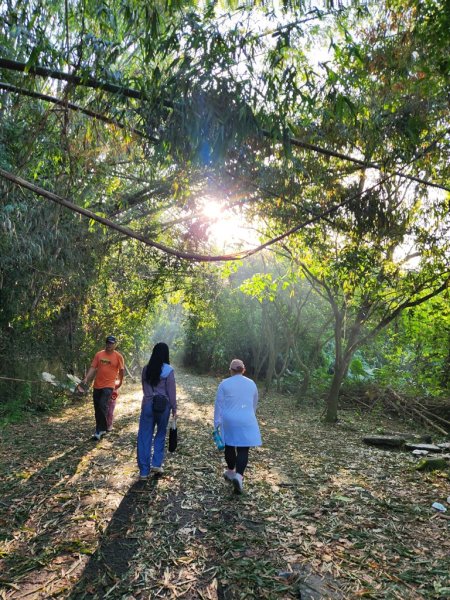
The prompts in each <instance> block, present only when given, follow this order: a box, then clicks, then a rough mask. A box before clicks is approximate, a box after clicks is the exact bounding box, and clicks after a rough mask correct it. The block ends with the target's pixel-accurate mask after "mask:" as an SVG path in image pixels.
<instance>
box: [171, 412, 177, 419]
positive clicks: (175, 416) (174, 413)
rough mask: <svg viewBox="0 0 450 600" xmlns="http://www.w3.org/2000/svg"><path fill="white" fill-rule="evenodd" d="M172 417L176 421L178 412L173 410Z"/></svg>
mask: <svg viewBox="0 0 450 600" xmlns="http://www.w3.org/2000/svg"><path fill="white" fill-rule="evenodd" d="M172 417H173V418H174V419H176V418H177V411H176V410H173V411H172Z"/></svg>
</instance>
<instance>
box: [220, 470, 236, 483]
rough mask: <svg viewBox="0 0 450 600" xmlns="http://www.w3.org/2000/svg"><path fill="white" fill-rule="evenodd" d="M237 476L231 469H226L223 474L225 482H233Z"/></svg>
mask: <svg viewBox="0 0 450 600" xmlns="http://www.w3.org/2000/svg"><path fill="white" fill-rule="evenodd" d="M235 475H236V472H235V471H234V470H231V469H225V471H224V472H223V478H224V479H225V481H233V479H234V476H235Z"/></svg>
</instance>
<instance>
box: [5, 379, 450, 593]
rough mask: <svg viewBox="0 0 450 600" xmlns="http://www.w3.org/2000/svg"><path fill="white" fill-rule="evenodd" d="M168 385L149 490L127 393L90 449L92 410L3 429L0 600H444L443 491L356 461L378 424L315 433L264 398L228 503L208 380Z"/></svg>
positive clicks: (133, 399)
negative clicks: (169, 438) (239, 487)
mask: <svg viewBox="0 0 450 600" xmlns="http://www.w3.org/2000/svg"><path fill="white" fill-rule="evenodd" d="M177 384H178V391H179V405H180V406H179V411H180V415H181V418H180V421H179V425H180V433H179V435H180V444H179V448H178V450H177V452H176V453H175V454H174V455H172V456H168V458H167V460H166V463H165V475H164V476H163V477H161V478H157V479H151V480H149V481H148V482H139V481H138V480H137V469H136V462H135V443H136V433H137V423H138V416H139V409H140V391H139V389H138V387H137V386H136V387H135V388H132V387H130V386H129V387H128V389H127V390H126V391H125V392H124V393H122V395H121V396H120V399H119V401H118V404H117V408H116V422H115V429H114V432H113V433H112V434H111V435H110V436H108V437H107V438H106V439H104V440H102V441H101V442H100V443H98V444H95V443H94V442H92V441H90V439H89V437H90V434H91V433H92V422H93V416H92V407H91V402H90V400H88V399H86V400H83V401H80V402H76V403H75V402H74V403H73V404H72V405H71V406H70V407H68V408H66V409H64V410H63V411H61V412H60V413H59V414H58V415H57V416H52V417H46V418H35V419H33V420H30V421H29V422H28V423H27V424H22V425H14V426H9V427H7V428H6V430H5V431H4V432H3V433H2V440H1V446H0V476H1V480H0V598H1V599H2V600H6V599H7V600H18V599H20V600H22V599H25V600H37V599H38V598H39V599H43V598H46V599H47V598H60V599H68V600H78V599H83V598H86V599H88V598H89V599H96V598H99V599H100V598H102V599H103V598H109V599H124V600H133V599H135V600H141V599H152V598H187V599H194V598H200V599H210V600H213V599H220V600H222V599H223V600H234V599H238V598H257V599H260V598H261V599H265V598H268V599H272V598H273V599H277V598H282V599H290V598H300V597H301V598H302V600H307V599H308V598H309V599H313V598H345V599H347V598H359V597H361V596H364V597H369V598H398V599H401V600H405V599H408V598H410V599H422V598H444V597H448V594H449V593H450V592H449V590H447V592H446V590H445V588H446V587H447V586H450V581H449V575H448V574H449V572H450V559H449V556H450V541H449V536H448V530H449V523H450V522H449V521H448V520H446V519H442V518H435V517H436V515H435V514H434V513H433V511H432V510H431V509H430V506H431V503H432V502H433V501H435V500H438V501H441V502H442V499H443V498H444V500H445V498H446V497H447V496H448V495H450V490H449V485H448V483H449V482H448V479H446V478H445V477H444V476H443V475H441V474H431V475H423V474H419V473H417V472H416V471H414V470H413V469H412V466H413V464H414V461H415V459H414V458H413V457H412V456H411V455H408V454H406V453H397V452H385V451H382V450H378V449H372V448H368V447H365V446H363V445H362V444H361V434H362V432H363V431H364V429H366V430H371V431H373V429H374V428H375V427H376V426H380V425H381V424H382V423H381V421H382V419H381V418H380V417H378V418H377V420H376V423H375V421H372V423H370V422H367V421H365V422H363V421H360V420H358V419H357V418H356V417H353V425H352V426H350V425H349V420H350V417H349V416H348V415H346V421H347V425H346V426H343V425H341V426H337V427H327V426H324V425H321V424H320V422H319V414H318V412H317V410H313V409H308V410H306V409H296V408H295V407H294V405H293V402H292V400H290V399H288V398H283V397H281V396H277V395H276V394H270V395H269V396H267V397H264V395H263V396H262V398H261V402H260V411H259V420H260V424H261V429H262V434H263V441H264V446H263V447H262V448H260V449H255V450H252V451H251V455H250V465H249V469H248V475H247V476H246V481H245V489H246V493H245V495H243V496H235V495H233V493H232V489H231V487H230V486H229V485H227V484H226V482H224V481H223V480H222V479H221V473H222V468H223V460H222V456H221V454H220V453H218V452H217V451H216V450H215V448H214V446H213V444H212V440H211V421H212V411H213V398H214V393H215V389H216V386H217V380H215V379H213V378H208V377H197V376H195V377H194V376H192V375H189V374H186V373H183V372H181V371H177ZM372 419H373V417H372ZM387 425H389V426H390V429H392V428H393V427H395V425H394V424H392V423H388V424H387ZM398 427H399V426H398V425H397V428H398Z"/></svg>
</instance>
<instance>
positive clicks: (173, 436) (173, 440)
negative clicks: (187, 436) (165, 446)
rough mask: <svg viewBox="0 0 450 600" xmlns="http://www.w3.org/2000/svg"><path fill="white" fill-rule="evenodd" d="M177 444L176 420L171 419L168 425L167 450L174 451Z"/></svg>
mask: <svg viewBox="0 0 450 600" xmlns="http://www.w3.org/2000/svg"><path fill="white" fill-rule="evenodd" d="M177 446H178V428H177V420H176V419H173V420H172V422H171V423H170V427H169V452H175V450H176V449H177Z"/></svg>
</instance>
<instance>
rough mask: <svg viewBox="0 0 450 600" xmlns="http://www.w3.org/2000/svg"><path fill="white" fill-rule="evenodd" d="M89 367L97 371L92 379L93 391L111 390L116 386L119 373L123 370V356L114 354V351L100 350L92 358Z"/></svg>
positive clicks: (118, 353)
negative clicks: (108, 388) (107, 388)
mask: <svg viewBox="0 0 450 600" xmlns="http://www.w3.org/2000/svg"><path fill="white" fill-rule="evenodd" d="M91 367H94V369H97V373H96V375H95V379H94V389H97V390H98V389H100V388H106V387H110V388H113V387H114V386H115V384H116V379H117V376H118V374H119V371H121V370H122V369H124V368H125V362H124V360H123V356H122V355H121V354H120V352H116V350H113V351H112V352H106V350H100V352H97V354H96V355H95V356H94V360H93V361H92V365H91Z"/></svg>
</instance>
